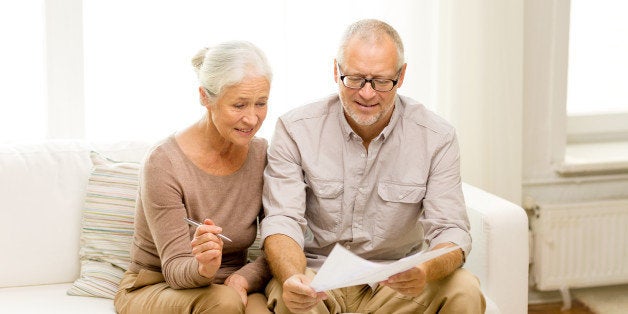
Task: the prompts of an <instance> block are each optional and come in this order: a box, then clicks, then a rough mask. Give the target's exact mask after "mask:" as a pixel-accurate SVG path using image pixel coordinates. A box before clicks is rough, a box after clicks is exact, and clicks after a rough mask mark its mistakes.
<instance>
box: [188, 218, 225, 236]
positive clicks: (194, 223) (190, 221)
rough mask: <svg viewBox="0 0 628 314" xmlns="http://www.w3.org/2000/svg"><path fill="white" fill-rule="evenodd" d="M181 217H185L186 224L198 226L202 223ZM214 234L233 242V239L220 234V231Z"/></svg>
mask: <svg viewBox="0 0 628 314" xmlns="http://www.w3.org/2000/svg"><path fill="white" fill-rule="evenodd" d="M183 219H185V221H186V222H187V223H188V224H190V225H192V226H195V227H198V226H200V225H202V224H201V223H200V222H196V221H194V220H192V219H190V218H188V217H183ZM216 236H218V237H219V238H221V239H223V240H227V241H229V242H233V241H231V239H229V238H227V237H226V236H224V235H222V234H220V233H218V234H216Z"/></svg>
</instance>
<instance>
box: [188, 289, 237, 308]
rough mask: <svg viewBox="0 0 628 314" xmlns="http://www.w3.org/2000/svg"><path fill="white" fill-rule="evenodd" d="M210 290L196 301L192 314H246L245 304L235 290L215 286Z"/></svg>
mask: <svg viewBox="0 0 628 314" xmlns="http://www.w3.org/2000/svg"><path fill="white" fill-rule="evenodd" d="M208 290H209V291H208V293H206V294H203V295H201V296H199V298H198V299H197V300H196V302H195V304H194V306H193V310H192V313H199V314H200V313H203V314H206V313H244V308H245V307H244V303H242V298H240V295H239V294H238V293H237V292H236V291H235V289H233V288H231V287H228V286H223V285H213V286H212V288H211V289H208Z"/></svg>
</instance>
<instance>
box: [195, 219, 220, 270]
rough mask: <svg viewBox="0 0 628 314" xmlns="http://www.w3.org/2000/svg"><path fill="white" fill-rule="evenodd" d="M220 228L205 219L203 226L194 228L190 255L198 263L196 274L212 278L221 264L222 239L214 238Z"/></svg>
mask: <svg viewBox="0 0 628 314" xmlns="http://www.w3.org/2000/svg"><path fill="white" fill-rule="evenodd" d="M221 232H222V228H220V227H218V226H216V224H214V222H213V221H212V220H211V219H205V220H204V221H203V225H200V226H198V227H197V228H196V231H195V232H194V239H192V242H191V244H192V254H194V257H195V258H196V260H197V261H198V272H199V273H200V274H201V275H202V276H204V277H207V278H213V277H214V275H216V272H217V271H218V269H219V268H220V263H221V262H222V245H223V243H222V239H220V238H219V237H217V236H216V234H218V233H221Z"/></svg>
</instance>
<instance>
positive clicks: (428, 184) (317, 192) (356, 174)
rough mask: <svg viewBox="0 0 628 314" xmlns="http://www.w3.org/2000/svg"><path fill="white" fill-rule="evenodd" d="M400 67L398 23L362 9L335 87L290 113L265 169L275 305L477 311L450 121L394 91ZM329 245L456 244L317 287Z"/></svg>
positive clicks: (348, 35) (379, 248)
mask: <svg viewBox="0 0 628 314" xmlns="http://www.w3.org/2000/svg"><path fill="white" fill-rule="evenodd" d="M405 71H406V64H405V61H404V52H403V43H402V41H401V39H400V37H399V35H398V33H397V31H395V29H393V28H392V27H391V26H390V25H388V24H386V23H384V22H382V21H378V20H361V21H358V22H356V23H354V24H352V25H351V26H350V27H349V28H348V29H347V31H346V32H345V34H344V37H343V39H342V41H341V44H340V47H339V49H338V55H337V58H336V60H335V61H334V79H335V81H336V82H337V84H338V94H337V95H333V96H331V97H329V98H327V99H324V100H322V101H319V102H315V103H312V104H309V105H306V106H303V107H300V108H297V109H294V110H292V111H291V112H288V113H287V114H285V115H283V116H282V117H281V118H280V119H279V121H278V123H277V126H276V130H275V134H274V137H273V140H272V142H271V146H270V149H269V152H268V165H267V167H266V170H265V172H264V181H265V183H264V192H263V199H262V200H263V205H264V209H265V216H266V217H265V219H264V220H263V221H262V238H263V241H264V242H263V245H264V251H265V253H266V257H267V260H268V263H269V265H270V268H271V271H272V273H273V275H274V279H273V280H272V281H271V282H270V283H269V285H268V286H267V287H266V295H267V296H268V298H269V300H268V302H269V303H268V304H269V307H271V308H274V310H275V312H276V313H290V312H295V313H301V312H308V313H340V312H359V313H483V312H484V308H485V302H484V297H483V296H482V293H481V291H480V288H479V283H478V281H477V279H476V278H475V277H474V276H473V275H472V274H470V273H469V272H467V271H466V270H464V269H462V268H460V267H461V265H462V264H463V262H464V259H465V256H467V255H468V254H469V250H470V249H471V237H470V235H469V222H468V218H467V215H466V210H465V205H464V198H463V195H462V189H461V178H460V165H459V149H458V143H457V139H456V135H455V131H454V129H453V128H452V127H451V126H450V125H449V124H448V123H447V122H446V121H444V120H443V119H442V118H440V117H438V116H437V115H435V114H434V113H432V112H430V111H429V110H427V109H426V108H425V107H424V106H422V105H421V104H419V103H417V102H416V101H414V100H412V99H409V98H407V97H403V96H399V95H397V89H398V88H399V87H401V85H402V84H403V79H404V75H405ZM336 244H341V245H343V246H344V247H346V248H347V249H349V250H350V251H352V252H353V253H355V254H357V255H359V256H361V257H363V258H365V259H368V260H372V261H386V260H388V261H390V260H397V259H400V258H403V257H405V256H408V255H410V254H413V253H416V252H418V251H420V250H421V249H423V248H424V247H425V248H427V249H429V250H433V249H438V248H442V247H450V246H456V245H458V246H460V248H461V249H456V250H454V251H452V252H450V253H447V254H444V255H441V256H440V257H438V258H435V259H433V260H430V261H428V262H425V263H423V264H420V265H416V267H414V268H412V269H410V270H407V271H405V272H402V273H399V274H396V275H394V276H391V277H389V278H388V279H387V280H385V281H382V282H380V283H379V285H378V286H377V287H375V288H371V287H370V286H369V285H359V286H352V287H347V288H341V289H334V290H331V291H326V292H316V291H315V290H313V289H312V288H311V287H310V286H309V283H310V282H311V279H312V278H313V276H314V274H315V271H316V270H317V269H318V268H319V267H320V266H321V265H322V263H323V262H324V261H325V258H326V257H327V255H328V254H329V253H330V252H331V250H332V248H333V247H334V246H335V245H336Z"/></svg>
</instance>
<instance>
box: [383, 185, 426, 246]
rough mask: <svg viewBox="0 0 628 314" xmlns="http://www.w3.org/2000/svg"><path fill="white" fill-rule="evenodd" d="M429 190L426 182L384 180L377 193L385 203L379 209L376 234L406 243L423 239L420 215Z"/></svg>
mask: <svg viewBox="0 0 628 314" xmlns="http://www.w3.org/2000/svg"><path fill="white" fill-rule="evenodd" d="M425 190H426V188H425V186H423V185H417V184H409V183H400V182H390V181H380V182H379V183H378V184H377V194H378V196H379V198H380V200H379V201H380V202H381V203H380V204H379V205H380V206H377V208H376V209H375V210H376V211H377V213H376V214H375V215H374V216H375V217H377V221H375V222H374V224H375V225H374V227H373V231H374V235H375V236H376V237H378V238H381V239H395V240H397V241H402V242H404V243H410V242H414V243H416V242H418V240H422V238H423V230H422V229H421V227H420V224H419V215H420V214H421V207H422V201H423V197H424V196H425Z"/></svg>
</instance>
